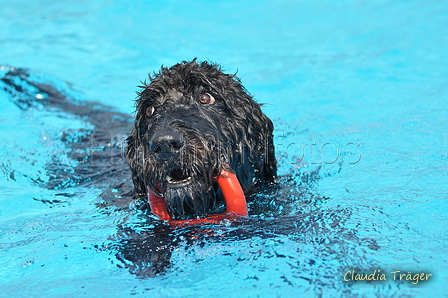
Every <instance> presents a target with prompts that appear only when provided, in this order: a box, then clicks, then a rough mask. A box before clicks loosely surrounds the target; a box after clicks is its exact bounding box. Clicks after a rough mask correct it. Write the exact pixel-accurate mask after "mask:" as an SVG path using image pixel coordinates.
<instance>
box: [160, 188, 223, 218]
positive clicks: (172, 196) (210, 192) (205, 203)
mask: <svg viewBox="0 0 448 298" xmlns="http://www.w3.org/2000/svg"><path fill="white" fill-rule="evenodd" d="M164 199H165V202H166V206H167V211H168V213H169V214H170V215H171V218H172V219H174V220H177V219H191V218H196V217H200V216H203V215H204V214H213V213H217V212H219V211H218V209H219V203H220V202H222V198H221V197H220V192H217V191H216V188H215V187H213V186H212V187H210V186H209V185H208V183H205V182H204V181H202V180H194V181H192V182H191V183H190V184H188V185H186V186H184V187H180V188H167V189H166V190H165V192H164Z"/></svg>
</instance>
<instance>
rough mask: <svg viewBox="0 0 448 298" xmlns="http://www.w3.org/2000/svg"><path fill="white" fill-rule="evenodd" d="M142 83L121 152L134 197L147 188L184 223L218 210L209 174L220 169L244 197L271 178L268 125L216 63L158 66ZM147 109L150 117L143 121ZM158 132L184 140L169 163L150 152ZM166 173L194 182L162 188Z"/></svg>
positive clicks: (216, 193) (236, 81)
mask: <svg viewBox="0 0 448 298" xmlns="http://www.w3.org/2000/svg"><path fill="white" fill-rule="evenodd" d="M149 79H150V82H149V83H144V85H143V86H141V87H142V90H141V91H140V92H139V93H138V99H137V102H136V115H135V127H134V129H133V131H132V133H131V134H130V136H129V138H128V143H127V152H126V154H127V156H126V157H127V161H128V163H129V166H130V168H131V170H132V178H133V181H134V187H135V192H136V194H137V195H138V196H140V197H146V195H147V194H146V192H147V191H146V186H149V188H150V189H151V190H152V191H153V192H155V193H158V194H159V195H161V196H163V197H164V198H165V201H166V202H167V208H168V212H169V213H170V215H171V217H172V218H174V219H184V218H191V217H197V216H205V215H208V214H210V213H213V212H217V211H216V208H217V206H219V203H220V202H221V201H222V194H221V192H220V190H219V188H218V186H217V183H216V182H214V177H216V176H217V175H218V173H219V172H220V171H221V169H222V168H223V167H226V168H227V164H228V165H230V167H231V168H232V169H233V171H234V172H235V173H236V175H237V177H238V180H239V181H240V183H241V186H242V188H243V190H244V192H245V194H246V195H247V194H250V193H252V192H254V191H256V188H257V187H258V186H259V185H260V184H262V183H265V182H268V183H272V182H274V181H275V179H276V161H275V156H274V146H273V136H272V133H273V124H272V122H271V120H269V118H268V117H266V115H265V114H264V113H263V112H262V111H261V109H260V105H259V104H257V103H256V102H255V101H254V100H253V98H252V97H251V96H250V95H249V94H248V92H247V91H246V89H245V88H244V87H243V86H242V85H241V82H240V80H239V79H238V78H237V77H236V76H235V75H231V74H224V73H223V72H222V71H221V69H220V67H219V66H218V65H216V64H212V63H208V62H202V63H198V62H196V60H193V61H192V62H183V63H180V64H177V65H174V66H173V67H171V68H162V69H161V71H160V72H159V73H157V74H154V75H153V76H150V78H149ZM204 93H208V94H210V95H212V96H213V97H214V99H215V102H214V103H213V104H202V103H201V102H200V101H199V100H198V97H199V96H200V95H201V94H204ZM149 106H152V107H154V114H153V115H151V116H149V117H148V116H147V114H146V109H147V108H148V107H149ZM165 131H175V132H176V133H179V134H180V135H181V136H182V138H183V140H182V141H183V146H182V148H181V149H180V154H179V157H178V158H175V159H171V160H168V161H166V160H160V159H158V158H157V157H156V156H155V154H154V153H153V152H151V150H150V149H149V144H150V143H151V138H152V137H153V136H154V135H155V134H161V133H162V134H163V133H164V132H165ZM173 170H175V171H177V172H179V173H182V174H183V175H184V176H191V177H193V179H194V181H193V183H191V184H190V185H188V186H185V187H182V188H173V189H171V188H169V187H166V186H164V185H163V184H164V181H165V179H166V176H167V175H169V174H170V173H172V171H173ZM157 183H159V185H160V186H159V188H157V187H156V184H157Z"/></svg>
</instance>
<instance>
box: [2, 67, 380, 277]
mask: <svg viewBox="0 0 448 298" xmlns="http://www.w3.org/2000/svg"><path fill="white" fill-rule="evenodd" d="M4 68H5V69H6V71H5V72H4V73H5V74H4V75H3V77H0V88H2V89H3V91H5V92H6V93H7V94H8V95H9V98H10V99H11V100H12V101H13V102H14V103H15V104H16V105H17V106H18V107H19V108H20V109H22V110H27V109H30V108H34V109H42V110H51V111H54V113H55V114H58V115H61V116H63V115H64V114H71V115H75V116H77V117H79V119H82V120H83V121H85V122H86V124H89V125H86V126H89V127H90V128H86V129H80V130H77V131H68V130H63V128H61V130H62V140H63V142H64V144H65V146H66V147H67V148H68V152H69V158H70V159H72V160H74V161H76V163H75V165H74V166H73V167H72V168H67V167H66V165H65V164H63V163H62V162H61V161H60V160H59V159H58V156H54V157H53V160H52V162H51V164H48V165H47V168H46V170H47V172H48V173H49V176H50V180H49V181H48V182H46V183H43V182H41V181H35V182H36V183H38V184H40V185H42V187H46V188H49V189H60V190H61V192H60V194H59V195H60V197H63V198H64V200H66V201H68V200H70V196H71V194H70V195H69V194H66V195H64V189H66V188H70V187H76V186H77V185H86V186H90V187H92V188H95V189H101V190H102V194H101V198H102V200H101V202H100V203H99V204H98V208H99V210H100V212H104V213H109V212H117V211H118V210H120V211H122V212H129V213H135V212H137V213H138V214H139V217H140V218H141V219H144V220H143V221H142V223H140V224H138V225H136V224H135V223H133V224H132V225H127V223H123V224H121V225H119V226H118V232H117V235H116V236H114V239H113V242H112V243H110V244H108V245H105V246H107V247H108V249H109V250H110V249H112V251H114V253H115V255H116V258H117V259H118V260H120V262H121V264H122V265H119V266H121V267H126V268H128V269H129V270H130V272H132V273H133V274H136V275H137V276H139V277H153V276H157V275H160V274H163V273H164V272H166V270H167V269H169V268H170V267H172V266H173V264H171V263H170V258H171V254H172V252H173V251H174V250H175V249H176V248H178V247H180V246H182V247H185V249H188V247H189V245H190V244H193V243H194V244H195V245H205V244H210V243H218V242H227V241H242V240H244V239H252V238H253V239H272V238H274V239H276V238H277V237H283V236H285V237H288V239H292V240H293V241H296V242H298V243H303V244H307V245H308V244H310V243H311V244H312V245H313V247H315V254H316V258H321V257H323V258H339V259H344V258H347V256H348V255H349V254H353V255H354V256H356V251H355V248H356V247H358V246H366V247H368V248H369V249H372V250H377V249H378V245H377V244H376V243H375V242H374V241H373V240H371V239H358V238H357V236H356V231H354V230H349V229H347V228H346V227H345V226H346V222H347V221H348V220H349V218H350V216H351V214H352V211H350V210H347V209H344V208H343V207H338V208H335V209H330V210H329V209H327V208H325V202H326V201H327V200H328V199H327V198H322V197H321V196H319V195H317V194H316V191H315V188H314V186H315V185H316V183H317V182H318V180H319V179H321V178H322V174H321V173H320V172H319V171H320V168H319V167H317V168H316V169H315V170H314V171H310V172H308V173H306V172H299V173H294V174H291V175H288V176H281V177H279V180H278V183H277V184H276V185H275V186H272V185H265V186H263V187H261V188H260V189H259V190H258V191H257V192H255V193H252V194H250V195H249V196H248V207H249V210H250V217H249V218H246V219H241V220H240V221H235V222H223V223H222V225H216V224H211V225H196V226H185V227H175V226H172V225H170V224H166V223H164V222H161V221H160V220H158V219H157V218H155V217H154V216H153V215H151V212H150V211H149V206H148V203H147V200H146V197H139V198H136V197H135V193H134V189H133V187H132V180H131V176H132V173H131V171H130V169H129V166H128V165H127V163H126V162H125V160H124V157H125V153H124V152H125V146H124V141H125V140H126V136H127V134H128V133H129V132H130V131H131V130H132V127H133V125H132V121H133V119H132V118H131V117H130V116H129V115H127V114H124V113H120V112H117V111H114V109H113V108H111V107H107V106H105V105H104V104H101V103H98V102H90V101H79V100H75V99H73V98H71V97H70V96H69V95H68V94H69V93H70V92H66V91H67V90H63V89H61V87H55V86H61V84H60V82H59V84H56V83H55V81H54V80H52V79H48V78H46V77H42V76H39V75H36V74H34V73H33V72H30V71H29V70H26V69H16V68H12V67H4ZM67 88H68V87H67ZM280 162H281V161H280ZM117 190H118V192H117ZM43 203H45V202H43ZM80 224H81V223H80ZM347 242H350V244H349V245H348V244H347ZM333 246H338V247H345V249H341V250H335V249H333V248H332V247H333ZM354 258H356V257H354ZM313 262H314V261H312V260H310V263H309V264H308V266H311V267H312V266H313V264H314V263H313ZM356 262H358V264H360V265H359V267H362V265H363V263H362V262H363V261H362V260H359V261H356ZM297 266H303V265H300V264H298V265H297ZM328 266H331V265H328ZM333 271H334V270H333ZM311 276H312V275H311ZM307 278H308V279H309V280H310V283H311V282H314V281H315V280H312V279H313V278H314V279H316V278H317V279H318V278H319V277H304V279H307ZM318 281H319V280H318ZM319 282H323V281H322V280H320V281H319Z"/></svg>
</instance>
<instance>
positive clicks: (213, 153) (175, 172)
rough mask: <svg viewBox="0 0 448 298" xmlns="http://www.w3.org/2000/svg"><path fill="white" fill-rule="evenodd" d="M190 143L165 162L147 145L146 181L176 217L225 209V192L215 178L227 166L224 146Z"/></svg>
mask: <svg viewBox="0 0 448 298" xmlns="http://www.w3.org/2000/svg"><path fill="white" fill-rule="evenodd" d="M193 145H194V144H188V145H187V144H186V146H185V148H184V149H183V150H184V151H183V152H182V155H181V157H180V158H179V159H175V160H172V161H167V162H161V161H160V160H158V159H157V158H155V157H154V156H153V155H152V154H151V153H150V152H148V151H147V148H146V147H142V150H145V149H146V150H145V151H146V152H145V154H144V156H146V158H144V159H142V165H143V167H141V170H142V172H143V173H145V176H144V179H142V180H143V181H145V184H146V186H148V187H149V189H150V190H151V191H153V192H154V193H155V194H156V195H158V196H161V197H163V198H164V200H165V202H166V206H167V211H168V213H169V215H170V217H171V218H172V219H173V220H180V219H192V218H197V217H203V216H204V215H211V214H215V213H219V212H222V210H221V209H222V208H221V207H223V206H224V205H223V201H224V199H223V196H222V193H221V191H220V189H219V186H218V184H217V183H216V181H215V180H214V179H215V178H216V176H217V175H218V173H220V170H221V168H222V167H223V164H224V160H223V156H224V155H223V154H222V152H223V150H224V149H223V148H216V147H215V148H213V149H212V150H193V149H192V147H193Z"/></svg>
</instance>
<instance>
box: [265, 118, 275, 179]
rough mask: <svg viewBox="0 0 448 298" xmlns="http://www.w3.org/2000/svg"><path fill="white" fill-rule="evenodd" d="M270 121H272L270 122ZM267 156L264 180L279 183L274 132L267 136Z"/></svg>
mask: <svg viewBox="0 0 448 298" xmlns="http://www.w3.org/2000/svg"><path fill="white" fill-rule="evenodd" d="M269 121H270V120H269ZM265 149H266V154H265V160H264V172H263V175H264V180H265V181H269V182H276V181H277V160H276V159H275V150H274V136H273V135H272V131H271V132H270V133H269V135H268V136H267V142H266V148H265Z"/></svg>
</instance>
